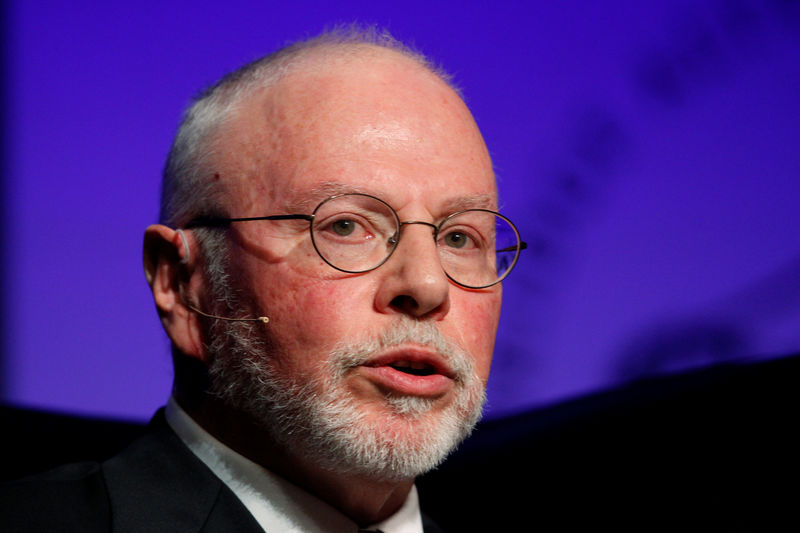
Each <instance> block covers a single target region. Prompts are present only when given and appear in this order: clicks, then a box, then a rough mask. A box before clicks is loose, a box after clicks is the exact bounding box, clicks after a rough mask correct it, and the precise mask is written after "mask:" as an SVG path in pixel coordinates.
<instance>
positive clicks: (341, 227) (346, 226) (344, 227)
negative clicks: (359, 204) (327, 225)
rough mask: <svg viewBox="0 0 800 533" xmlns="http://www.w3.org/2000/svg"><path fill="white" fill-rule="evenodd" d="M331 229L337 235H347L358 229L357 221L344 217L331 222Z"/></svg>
mask: <svg viewBox="0 0 800 533" xmlns="http://www.w3.org/2000/svg"><path fill="white" fill-rule="evenodd" d="M331 230H332V231H333V232H334V233H336V234H337V235H340V236H342V237H346V236H348V235H350V234H352V233H353V232H354V231H355V230H356V223H355V222H354V221H352V220H349V219H346V218H344V219H341V220H337V221H336V222H334V223H333V224H331Z"/></svg>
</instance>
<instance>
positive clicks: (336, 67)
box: [220, 51, 496, 215]
mask: <svg viewBox="0 0 800 533" xmlns="http://www.w3.org/2000/svg"><path fill="white" fill-rule="evenodd" d="M225 129H226V131H225V135H224V136H223V138H222V143H223V148H222V150H221V151H220V155H221V156H222V160H223V164H222V166H223V167H224V168H225V169H226V170H225V172H226V177H227V179H228V180H230V181H229V183H228V186H229V189H230V191H229V192H230V195H229V198H230V200H232V201H235V203H236V204H237V205H236V209H235V210H236V214H237V215H238V214H241V213H242V212H246V211H248V210H250V209H256V208H257V207H258V208H260V209H262V210H263V209H265V208H267V207H269V208H270V209H290V208H291V209H298V208H300V207H305V208H308V207H309V204H313V203H315V202H317V201H319V200H320V199H321V197H324V196H325V197H326V196H329V195H332V194H337V193H341V192H347V191H348V190H354V191H363V192H367V193H371V194H375V195H379V196H384V195H385V194H386V191H387V190H394V188H396V187H403V188H407V189H409V190H410V191H412V192H414V191H415V190H416V192H417V193H419V194H426V195H432V194H436V195H439V196H442V197H443V200H442V201H446V202H450V203H454V202H456V203H457V202H458V201H459V198H460V197H464V198H467V197H469V196H476V197H478V196H479V197H482V198H484V200H483V201H484V202H485V198H486V197H493V198H495V201H494V203H495V204H496V188H495V182H494V174H493V172H492V167H491V159H490V157H489V154H488V151H487V150H486V146H485V144H484V142H483V139H482V137H481V134H480V131H479V130H478V127H477V125H476V124H475V121H474V120H473V118H472V115H471V114H470V112H469V110H468V109H467V107H466V105H465V104H464V103H463V101H462V100H461V98H460V97H459V96H458V95H457V94H456V93H455V92H454V91H453V90H452V89H451V88H450V87H449V86H448V85H447V84H446V83H444V82H443V81H442V80H441V79H440V78H439V77H438V76H436V75H435V74H433V73H431V72H430V71H428V70H426V69H425V68H424V67H422V66H420V65H419V64H417V63H415V62H414V61H413V60H411V59H409V58H406V57H404V56H402V55H400V54H399V53H397V52H393V51H379V52H376V53H375V54H371V55H367V56H366V57H361V56H353V57H350V56H347V57H343V58H342V57H337V58H335V60H327V61H317V62H314V63H311V64H309V65H308V66H307V68H295V69H294V70H293V71H292V72H290V73H288V74H286V75H284V76H283V77H282V78H281V79H280V80H279V81H277V82H276V83H275V84H274V85H272V86H270V87H268V88H265V89H263V90H260V91H256V92H254V93H253V94H252V95H250V96H249V97H248V98H247V99H246V100H245V101H244V102H243V105H242V106H240V108H239V110H238V114H237V116H236V117H235V120H232V121H230V123H229V125H228V126H227V128H225ZM417 175H418V176H419V179H418V180H416V179H401V177H403V178H407V177H408V176H417ZM337 184H341V185H346V187H340V189H343V190H338V189H337ZM451 190H455V191H457V192H456V193H455V194H447V193H448V192H449V191H451ZM445 197H446V198H445ZM298 201H300V202H303V204H304V205H303V206H300V205H297V203H298ZM463 201H468V200H463ZM256 204H261V205H256ZM264 204H266V205H264ZM311 207H313V206H311Z"/></svg>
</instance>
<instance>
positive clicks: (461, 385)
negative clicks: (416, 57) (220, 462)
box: [209, 51, 501, 476]
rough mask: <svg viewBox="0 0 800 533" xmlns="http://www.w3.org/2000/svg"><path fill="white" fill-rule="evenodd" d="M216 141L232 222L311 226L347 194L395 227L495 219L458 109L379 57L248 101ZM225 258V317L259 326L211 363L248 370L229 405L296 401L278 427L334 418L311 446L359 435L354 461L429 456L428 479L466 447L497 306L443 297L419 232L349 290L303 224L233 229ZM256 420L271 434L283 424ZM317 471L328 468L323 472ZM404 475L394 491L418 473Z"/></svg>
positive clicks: (488, 184)
mask: <svg viewBox="0 0 800 533" xmlns="http://www.w3.org/2000/svg"><path fill="white" fill-rule="evenodd" d="M222 138H224V139H225V140H224V144H223V150H222V151H223V152H224V153H225V154H227V155H225V156H224V158H223V161H222V164H221V171H220V175H221V177H222V179H225V180H231V182H232V183H233V185H232V186H231V188H230V189H229V190H231V194H230V196H229V197H230V198H231V203H230V205H229V206H228V208H229V211H230V212H229V214H230V215H231V216H233V217H251V216H264V215H275V214H289V213H311V212H312V211H313V210H314V208H315V207H316V206H317V205H318V204H319V203H320V202H321V201H323V200H324V199H326V198H327V197H329V196H331V195H333V194H338V193H346V192H362V193H367V194H371V195H373V196H376V197H378V198H380V199H382V200H384V201H385V202H387V203H388V204H389V205H390V206H392V207H393V208H394V210H395V211H396V212H397V214H398V215H399V218H400V220H401V221H412V220H413V221H424V222H430V223H433V224H437V223H438V222H440V221H441V220H442V219H443V218H444V217H446V216H447V215H449V214H452V213H453V212H455V211H457V210H460V209H464V208H467V207H486V208H490V209H496V190H495V184H494V177H493V172H492V168H491V162H490V159H489V156H488V153H487V151H486V148H485V146H484V143H483V140H482V138H481V136H480V133H479V132H478V130H477V127H476V126H475V124H474V122H473V120H472V118H471V116H470V114H469V112H468V111H467V109H466V107H465V106H464V105H463V103H462V102H461V101H460V99H459V98H458V97H457V96H456V95H455V94H454V93H453V92H452V91H451V90H450V89H449V88H448V87H446V86H445V85H444V84H443V83H442V82H441V81H439V80H438V79H436V78H435V77H433V76H432V75H430V74H428V73H425V72H422V71H420V69H419V68H418V67H417V66H415V65H413V64H412V63H410V62H409V61H408V60H407V59H405V58H401V57H399V56H397V55H396V54H394V53H391V52H383V51H381V52H379V53H378V54H377V57H373V58H371V59H369V60H366V59H365V60H363V61H362V60H358V59H356V60H354V61H349V62H345V63H344V64H340V65H338V66H337V67H336V69H335V70H334V69H327V68H325V67H322V68H319V69H314V70H309V71H305V72H296V73H294V74H291V75H290V76H288V77H287V78H286V79H284V80H283V81H282V82H280V83H279V84H278V86H276V87H274V88H272V89H271V90H270V91H269V93H267V95H266V96H264V95H260V96H257V97H254V98H253V99H252V100H251V101H249V102H248V104H247V106H245V109H244V110H243V112H242V113H241V114H240V115H239V117H238V119H237V120H236V121H234V122H233V123H232V125H231V126H230V127H229V128H228V130H226V132H225V133H224V134H223V135H222ZM229 244H230V249H231V257H230V264H229V265H228V266H227V268H228V270H229V272H230V274H231V280H232V281H231V288H232V289H233V290H234V292H236V293H237V297H236V301H237V304H236V305H240V306H242V309H238V310H236V311H237V313H236V314H237V315H242V314H245V315H246V314H247V313H250V314H253V315H256V316H260V315H267V316H269V317H270V323H269V324H268V325H266V326H262V325H258V326H256V327H255V329H252V328H250V329H247V328H244V329H243V331H240V333H241V334H240V337H241V338H242V339H243V340H245V342H247V341H251V344H252V345H251V346H250V347H249V348H241V347H240V348H241V349H240V350H239V352H240V353H238V354H236V355H235V356H234V355H232V354H230V353H228V354H227V355H226V354H225V353H220V354H218V355H217V356H216V357H217V358H218V359H224V360H226V363H225V364H224V365H223V366H230V365H233V366H235V365H237V364H238V363H240V362H241V358H242V357H245V358H248V360H249V362H248V363H247V365H248V368H249V370H247V371H245V372H244V374H247V375H248V376H249V377H246V378H244V379H246V380H249V381H250V382H251V383H249V385H250V388H249V389H248V388H246V387H244V388H243V387H240V389H242V390H240V393H242V394H248V395H251V396H252V395H254V394H258V395H274V394H280V391H284V393H283V396H284V397H283V398H281V399H280V402H282V403H285V402H291V401H292V399H291V398H292V397H293V396H294V397H298V398H299V397H302V400H301V401H300V404H301V405H298V406H295V408H294V411H292V415H291V416H290V417H289V418H296V417H299V416H303V417H309V416H314V413H315V412H316V413H319V412H321V411H324V410H325V409H326V408H327V407H331V406H333V407H331V410H329V411H325V413H326V414H324V415H322V416H316V418H317V419H320V422H319V423H326V420H327V419H331V418H333V417H336V416H340V417H341V418H340V419H337V420H334V421H333V422H330V420H328V422H330V423H328V424H327V425H326V426H325V428H323V429H321V430H320V432H322V433H325V432H328V433H330V432H336V431H339V430H341V431H343V432H346V431H350V432H351V433H353V432H356V433H357V432H358V431H359V430H360V431H361V434H362V435H361V437H358V436H357V437H354V438H355V439H356V440H357V439H358V438H361V439H362V440H363V439H364V438H366V439H371V440H370V445H369V446H367V447H368V448H369V447H371V449H375V450H379V451H380V450H383V451H382V452H381V453H384V452H385V449H386V448H393V447H395V446H396V447H398V450H401V451H400V452H399V453H401V454H417V453H420V448H421V447H424V446H426V445H427V444H426V443H428V444H429V443H430V442H431V441H432V440H433V441H436V443H437V444H436V446H438V447H439V448H441V447H445V448H447V449H446V450H438V451H437V452H436V456H437V458H436V459H435V460H432V461H433V464H435V462H436V461H438V460H440V459H441V457H442V456H443V455H444V454H446V453H447V452H448V451H449V449H450V448H452V446H454V445H455V443H457V441H458V440H460V438H462V437H463V434H464V433H465V432H466V431H468V427H469V426H471V424H472V423H473V422H474V421H475V419H476V418H477V415H478V414H479V412H480V406H481V402H482V394H483V390H484V388H485V382H486V380H487V378H488V375H489V367H490V363H491V356H492V349H493V345H494V336H495V330H496V326H497V321H498V318H499V313H500V300H501V290H500V286H499V285H495V286H494V287H491V288H489V289H484V290H467V289H464V288H461V287H459V286H457V285H454V284H452V283H451V282H450V281H449V280H448V279H447V277H446V276H445V274H444V272H443V270H442V267H441V264H440V262H439V258H438V254H437V250H436V244H435V242H434V240H433V238H432V233H431V228H430V227H428V226H425V225H407V226H404V227H403V229H402V235H401V239H400V243H399V245H398V248H397V249H396V250H395V252H394V254H393V255H392V256H391V258H390V259H389V260H388V261H387V262H386V263H385V264H383V265H382V266H381V267H379V268H377V269H376V270H373V271H370V272H366V273H361V274H347V273H344V272H340V271H337V270H335V269H333V268H332V267H330V266H329V265H327V264H326V263H324V262H323V260H322V259H321V258H320V257H319V255H318V254H317V253H316V251H315V249H314V247H313V244H312V242H311V239H310V236H309V231H308V222H306V221H260V222H248V223H238V224H236V223H235V224H233V226H232V229H231V231H230V235H229ZM209 305H212V306H213V303H209ZM226 312H229V311H226ZM218 327H225V328H228V329H230V330H236V329H237V328H239V329H240V330H242V328H243V327H241V326H238V325H234V324H225V325H220V326H218ZM250 331H255V335H256V338H255V339H253V338H252V337H253V334H251V333H249V332H250ZM248 336H249V337H251V338H250V339H245V338H246V337H248ZM253 343H254V344H253ZM230 348H231V347H230V346H226V347H225V348H223V351H225V350H227V351H228V352H230V351H231V350H230ZM242 352H244V354H243V353H242ZM248 352H249V355H247V353H248ZM233 358H236V359H234V360H231V359H233ZM229 363H230V364H229ZM224 372H231V370H230V369H229V368H226V369H225V370H224ZM233 373H234V374H235V373H236V372H235V371H233ZM265 373H269V374H270V376H271V377H270V379H272V378H275V379H277V381H276V382H274V383H272V385H271V386H268V387H267V388H266V389H265V390H259V391H258V392H256V390H258V387H256V388H255V389H254V388H253V387H252V385H253V383H252V381H254V380H255V381H261V382H264V381H269V380H268V379H265V378H264V376H263V375H264V374H265ZM273 381H274V380H273ZM245 390H246V391H247V392H245ZM286 391H289V392H286ZM265 402H266V404H268V405H267V406H266V408H267V409H271V407H270V405H272V406H273V407H274V405H275V404H276V400H275V399H266V400H264V401H262V402H260V403H261V404H264V403H265ZM251 403H253V402H251ZM256 403H258V402H256ZM309 406H311V407H309ZM263 408H264V406H263V405H262V406H261V407H259V409H263ZM273 410H274V409H273ZM290 411H291V409H290ZM301 411H302V412H301ZM309 411H310V412H311V413H310V414H309ZM336 413H339V414H336ZM341 413H346V414H341ZM267 418H269V420H268V421H267V423H268V424H269V425H271V426H274V425H275V424H276V423H280V424H282V425H284V426H285V424H287V423H289V422H288V421H287V418H286V417H284V418H283V419H281V420H279V421H278V420H276V416H275V414H274V413H273V414H272V415H269V416H268V417H267ZM314 423H315V422H308V421H304V422H303V423H301V424H298V425H297V427H296V428H293V430H292V431H293V432H294V433H297V432H302V431H304V430H303V428H305V427H307V426H309V425H313V424H314ZM348 426H355V427H348ZM337 428H338V429H337ZM284 429H285V427H282V428H280V430H281V431H282V430H284ZM273 431H274V428H273ZM283 433H285V431H284V432H283ZM318 433H319V432H318ZM438 433H445V434H446V435H445V436H444V437H442V438H438V437H436V435H437V434H438ZM364 435H367V436H366V437H365V436H364ZM300 437H301V440H305V441H308V440H313V438H316V437H311V436H309V435H300ZM276 438H283V437H281V436H280V435H277V436H276ZM288 443H292V444H295V445H299V443H296V442H294V443H293V442H292V441H291V439H288V442H286V443H285V444H288ZM328 444H330V443H328ZM347 446H348V445H347V444H345V447H347ZM306 452H307V450H306ZM366 453H367V452H363V453H361V454H360V455H364V454H366ZM370 453H371V452H370ZM386 460H387V459H386V458H385V457H384V458H382V459H381V461H382V462H384V463H385V462H386ZM429 462H430V461H429ZM327 463H328V464H327V466H328V467H330V468H335V465H332V464H331V463H335V459H333V458H331V459H329V460H328V461H327ZM430 466H432V465H430V464H427V465H425V466H424V468H429V467H430ZM392 468H394V469H397V468H400V467H399V466H398V465H397V464H394V466H392ZM413 470H414V468H411V469H410V470H409V472H408V473H406V474H403V475H411V476H413V475H416V474H418V473H419V472H412V471H413Z"/></svg>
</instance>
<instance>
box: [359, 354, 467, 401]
mask: <svg viewBox="0 0 800 533" xmlns="http://www.w3.org/2000/svg"><path fill="white" fill-rule="evenodd" d="M360 372H361V374H362V375H364V376H365V377H367V378H368V379H369V380H370V381H372V383H373V384H374V385H376V386H377V387H378V388H379V389H382V390H384V391H390V392H392V393H393V394H400V395H408V396H427V397H435V396H442V395H444V394H445V393H447V392H448V391H449V390H450V389H451V388H452V387H453V386H454V383H455V376H454V375H453V374H452V372H451V371H450V369H449V368H448V367H447V365H446V364H445V363H444V362H442V361H441V357H439V356H437V355H436V354H434V353H432V352H430V351H428V350H420V349H413V348H411V349H403V350H393V351H390V352H387V353H385V354H383V355H381V356H380V357H376V358H374V359H372V360H370V361H369V362H368V363H367V364H365V365H362V366H361V367H360Z"/></svg>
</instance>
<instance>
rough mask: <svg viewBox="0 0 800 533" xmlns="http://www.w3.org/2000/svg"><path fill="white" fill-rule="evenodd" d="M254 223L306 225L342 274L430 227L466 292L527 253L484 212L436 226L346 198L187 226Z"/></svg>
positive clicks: (371, 265)
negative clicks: (309, 208) (308, 210)
mask: <svg viewBox="0 0 800 533" xmlns="http://www.w3.org/2000/svg"><path fill="white" fill-rule="evenodd" d="M255 220H307V221H308V222H309V232H310V233H311V241H312V243H313V245H314V249H316V251H317V253H318V254H319V256H320V257H321V258H322V260H323V261H325V262H326V263H327V264H329V265H330V266H332V267H333V268H335V269H336V270H340V271H342V272H347V273H352V274H357V273H362V272H369V271H370V270H374V269H376V268H378V267H379V266H381V265H382V264H384V263H385V262H386V261H387V260H388V259H389V257H391V255H392V253H393V252H394V251H395V250H396V249H397V245H398V244H399V242H400V235H401V229H402V228H403V226H407V225H411V224H422V225H424V226H430V227H431V228H432V230H433V240H434V241H435V242H436V248H437V250H438V252H439V260H440V261H441V264H442V269H443V270H444V273H445V274H446V275H447V277H448V278H449V279H450V280H451V281H453V282H454V283H456V284H457V285H460V286H462V287H465V288H468V289H484V288H486V287H491V286H492V285H495V284H496V283H499V282H501V281H502V280H503V279H505V277H506V276H508V274H509V273H510V272H511V269H513V268H514V265H516V264H517V260H518V259H519V254H520V252H521V251H522V250H524V249H525V248H527V245H526V244H525V243H524V242H523V241H521V240H520V237H519V232H518V231H517V228H516V227H515V226H514V224H513V223H512V222H511V221H510V220H509V219H507V218H506V217H504V216H503V215H501V214H500V213H496V212H494V211H490V210H488V209H467V210H464V211H458V212H457V213H453V214H452V215H450V216H448V217H446V218H445V219H444V220H442V221H441V222H440V223H439V224H438V225H435V224H431V223H430V222H422V221H418V220H410V221H406V222H401V221H400V218H399V217H398V216H397V213H396V212H395V210H394V209H392V208H391V206H389V204H387V203H386V202H384V201H383V200H381V199H379V198H376V197H374V196H370V195H368V194H361V193H347V194H338V195H336V196H331V197H330V198H328V199H326V200H323V201H322V203H320V204H319V205H318V206H317V207H316V209H314V212H313V213H312V214H310V215H297V214H295V215H271V216H265V217H246V218H222V217H208V216H206V217H197V218H194V219H192V220H191V221H190V222H189V223H188V224H187V225H186V227H185V229H191V228H195V227H219V226H226V225H229V224H230V223H232V222H250V221H255Z"/></svg>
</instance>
